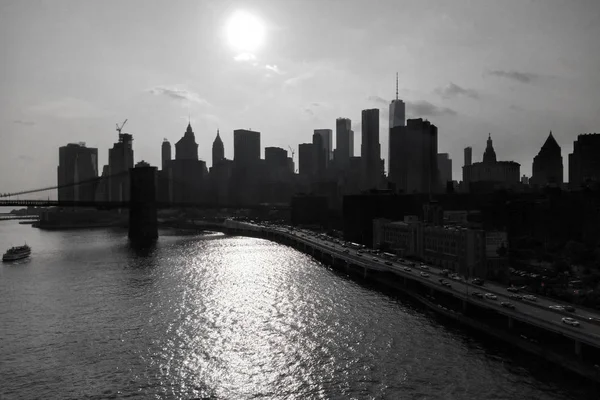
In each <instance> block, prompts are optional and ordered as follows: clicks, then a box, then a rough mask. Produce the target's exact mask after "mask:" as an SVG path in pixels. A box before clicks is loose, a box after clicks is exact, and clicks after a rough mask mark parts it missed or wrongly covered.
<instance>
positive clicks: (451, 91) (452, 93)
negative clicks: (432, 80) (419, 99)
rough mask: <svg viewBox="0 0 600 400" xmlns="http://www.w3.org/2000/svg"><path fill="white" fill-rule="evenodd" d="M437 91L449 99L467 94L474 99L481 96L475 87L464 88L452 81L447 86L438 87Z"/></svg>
mask: <svg viewBox="0 0 600 400" xmlns="http://www.w3.org/2000/svg"><path fill="white" fill-rule="evenodd" d="M435 92H436V93H437V94H439V95H440V96H442V97H443V98H445V99H449V98H451V97H457V96H466V97H470V98H472V99H478V98H479V93H477V91H475V90H473V89H465V88H462V87H460V86H458V85H456V84H455V83H452V82H450V83H449V84H448V85H447V86H446V87H443V88H437V89H436V90H435Z"/></svg>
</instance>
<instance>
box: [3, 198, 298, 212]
mask: <svg viewBox="0 0 600 400" xmlns="http://www.w3.org/2000/svg"><path fill="white" fill-rule="evenodd" d="M154 205H155V206H156V208H157V209H167V208H198V209H236V210H241V209H244V210H246V209H248V210H283V211H285V210H289V209H290V206H289V205H287V204H219V203H206V202H204V203H203V202H190V203H182V202H178V203H173V202H165V201H156V202H154ZM0 207H65V208H73V207H85V208H105V209H106V208H130V207H131V202H129V201H71V200H66V201H65V200H61V201H58V200H0Z"/></svg>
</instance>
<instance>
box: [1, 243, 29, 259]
mask: <svg viewBox="0 0 600 400" xmlns="http://www.w3.org/2000/svg"><path fill="white" fill-rule="evenodd" d="M30 254H31V247H29V246H28V245H27V244H25V245H24V246H16V247H11V248H10V249H8V250H7V251H6V253H4V255H3V256H2V261H15V260H21V259H23V258H27V257H29V255H30Z"/></svg>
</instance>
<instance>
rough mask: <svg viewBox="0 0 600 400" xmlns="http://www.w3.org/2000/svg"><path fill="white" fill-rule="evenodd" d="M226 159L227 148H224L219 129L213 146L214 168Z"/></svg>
mask: <svg viewBox="0 0 600 400" xmlns="http://www.w3.org/2000/svg"><path fill="white" fill-rule="evenodd" d="M224 159H225V147H224V146H223V141H222V140H221V136H219V130H218V129H217V137H216V138H215V141H214V142H213V145H212V166H213V167H214V166H215V165H217V164H219V163H220V162H221V161H223V160H224Z"/></svg>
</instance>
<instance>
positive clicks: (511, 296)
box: [509, 294, 523, 300]
mask: <svg viewBox="0 0 600 400" xmlns="http://www.w3.org/2000/svg"><path fill="white" fill-rule="evenodd" d="M509 297H510V298H511V299H514V300H523V296H521V295H520V294H511V295H510V296H509Z"/></svg>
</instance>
